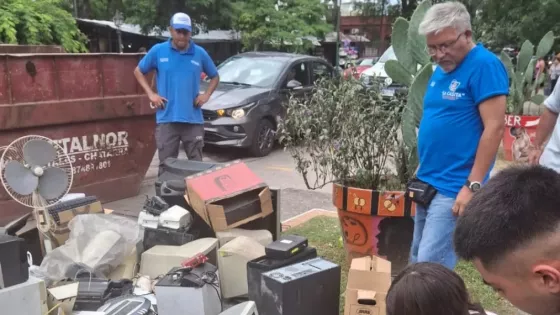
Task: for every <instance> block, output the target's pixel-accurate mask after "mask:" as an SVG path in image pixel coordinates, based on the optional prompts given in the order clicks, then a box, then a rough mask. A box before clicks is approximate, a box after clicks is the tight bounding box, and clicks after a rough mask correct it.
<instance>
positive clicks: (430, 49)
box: [426, 33, 463, 56]
mask: <svg viewBox="0 0 560 315" xmlns="http://www.w3.org/2000/svg"><path fill="white" fill-rule="evenodd" d="M461 36H463V34H462V33H461V34H459V36H457V38H455V40H453V41H450V42H447V43H444V44H441V45H437V46H427V47H426V51H427V52H428V54H429V55H430V56H435V54H436V53H437V52H438V50H439V51H440V52H441V53H442V54H446V53H448V52H449V49H450V48H451V47H452V46H453V45H455V43H457V41H458V40H459V38H461Z"/></svg>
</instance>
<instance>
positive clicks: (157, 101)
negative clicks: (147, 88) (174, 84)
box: [148, 93, 167, 109]
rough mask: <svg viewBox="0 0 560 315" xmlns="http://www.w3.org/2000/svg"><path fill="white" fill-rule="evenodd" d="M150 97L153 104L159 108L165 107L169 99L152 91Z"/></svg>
mask: <svg viewBox="0 0 560 315" xmlns="http://www.w3.org/2000/svg"><path fill="white" fill-rule="evenodd" d="M148 97H149V98H150V103H151V105H153V106H154V107H155V108H157V109H161V108H163V107H165V103H167V99H165V98H163V97H161V96H159V94H157V93H150V94H149V95H148Z"/></svg>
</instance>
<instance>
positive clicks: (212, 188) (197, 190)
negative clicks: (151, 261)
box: [185, 161, 273, 232]
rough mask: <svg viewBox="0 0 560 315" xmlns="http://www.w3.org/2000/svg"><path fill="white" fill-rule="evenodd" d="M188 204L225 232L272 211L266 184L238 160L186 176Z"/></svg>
mask: <svg viewBox="0 0 560 315" xmlns="http://www.w3.org/2000/svg"><path fill="white" fill-rule="evenodd" d="M185 186H186V190H187V194H186V195H185V199H186V200H187V203H189V204H190V205H191V207H192V208H193V209H194V210H195V211H196V213H198V215H199V216H200V217H201V218H202V219H203V220H204V221H206V223H208V225H210V226H211V227H212V229H213V230H214V231H216V232H217V231H224V230H227V229H230V228H234V227H238V226H240V225H243V224H245V223H247V222H251V221H253V220H256V219H259V218H263V217H266V216H268V215H269V214H271V213H272V211H273V210H272V199H271V193H270V189H269V188H268V186H267V185H266V184H265V183H264V182H263V181H262V180H261V179H260V178H259V177H258V176H257V175H255V173H253V172H252V171H251V170H250V169H249V167H248V166H247V165H246V164H245V163H243V162H240V161H236V162H233V163H231V164H226V165H224V166H222V167H218V168H215V169H212V170H209V171H206V172H203V173H199V174H196V175H193V176H189V177H187V178H186V179H185Z"/></svg>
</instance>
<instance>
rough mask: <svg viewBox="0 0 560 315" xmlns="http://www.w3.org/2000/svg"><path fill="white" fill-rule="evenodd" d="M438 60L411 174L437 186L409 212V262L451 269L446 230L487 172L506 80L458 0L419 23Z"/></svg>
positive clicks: (500, 128)
mask: <svg viewBox="0 0 560 315" xmlns="http://www.w3.org/2000/svg"><path fill="white" fill-rule="evenodd" d="M419 33H420V34H425V35H426V42H427V50H428V53H429V54H430V55H431V57H432V59H433V60H434V61H435V62H436V63H437V64H438V67H437V68H436V69H435V70H434V73H433V75H432V77H431V78H430V81H429V83H428V87H427V90H426V94H425V97H424V113H423V116H422V120H421V122H420V127H419V131H418V155H419V161H420V166H419V168H418V172H417V174H416V177H417V179H416V180H418V181H421V182H423V183H426V184H428V185H430V186H432V187H433V188H435V190H436V191H437V194H435V197H433V199H432V200H431V202H430V203H427V205H424V206H418V207H417V209H416V216H415V224H414V236H413V242H412V249H411V259H410V260H411V262H412V263H415V262H436V263H440V264H443V265H444V266H446V267H447V268H449V269H453V268H454V267H455V265H456V263H457V257H456V255H455V252H454V251H453V241H452V237H453V230H454V228H455V222H456V218H457V216H460V215H461V213H463V210H464V208H465V205H467V203H468V202H469V200H470V199H471V197H472V195H473V192H475V191H476V190H478V189H479V188H480V187H481V185H482V183H484V182H485V180H486V179H487V178H488V177H489V174H490V171H491V169H492V167H493V165H494V160H495V157H496V153H497V151H498V147H499V145H500V142H501V140H502V135H503V132H504V115H505V110H506V97H507V95H508V93H509V79H508V74H507V71H506V69H505V67H504V65H503V64H502V62H501V61H500V60H499V59H498V57H496V55H494V54H493V53H492V52H490V51H488V50H487V49H486V48H484V47H483V46H482V45H480V44H479V45H476V44H475V43H474V42H473V39H472V28H471V18H470V15H469V13H468V11H467V9H466V8H465V6H464V5H463V4H462V3H459V2H445V3H440V4H436V5H434V6H432V7H431V8H430V9H429V10H428V12H427V13H426V15H425V17H424V20H423V21H422V23H421V24H420V27H419Z"/></svg>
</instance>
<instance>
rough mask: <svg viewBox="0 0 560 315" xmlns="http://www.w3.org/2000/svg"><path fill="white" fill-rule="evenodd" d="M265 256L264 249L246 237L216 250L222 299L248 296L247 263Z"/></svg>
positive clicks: (237, 238)
mask: <svg viewBox="0 0 560 315" xmlns="http://www.w3.org/2000/svg"><path fill="white" fill-rule="evenodd" d="M264 255H265V247H264V246H263V245H262V244H260V243H259V242H257V241H255V240H254V239H252V238H249V237H246V236H239V237H236V238H235V239H234V240H233V241H230V242H228V243H227V244H225V245H224V246H222V247H221V248H220V249H219V250H218V268H219V269H220V287H221V288H222V297H224V298H226V299H229V298H233V297H238V296H243V295H247V294H248V291H249V289H248V285H247V263H248V262H249V261H250V260H253V259H256V258H259V257H262V256H264Z"/></svg>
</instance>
